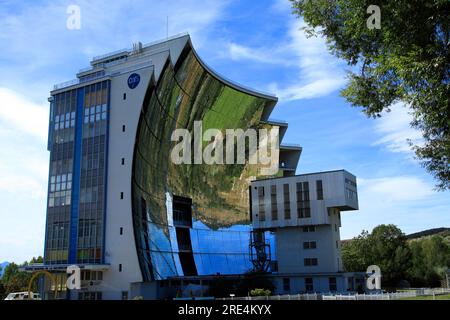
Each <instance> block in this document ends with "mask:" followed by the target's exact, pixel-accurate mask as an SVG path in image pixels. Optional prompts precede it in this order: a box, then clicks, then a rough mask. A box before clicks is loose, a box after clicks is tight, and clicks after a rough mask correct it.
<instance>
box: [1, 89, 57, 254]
mask: <svg viewBox="0 0 450 320" xmlns="http://www.w3.org/2000/svg"><path fill="white" fill-rule="evenodd" d="M48 109H49V107H48V103H45V105H44V103H43V104H42V105H40V104H36V103H34V102H31V101H29V100H28V99H27V98H25V97H24V96H22V95H20V94H19V93H17V92H15V91H12V90H9V89H5V88H0V145H1V148H0V159H1V161H0V191H1V192H0V203H1V206H0V221H1V223H0V234H1V237H0V238H1V239H0V260H8V261H16V262H23V261H24V260H29V259H30V258H31V257H32V256H33V255H34V256H36V255H40V254H42V251H43V247H42V244H43V236H44V226H45V205H46V193H47V177H48V156H49V154H48V152H47V149H46V141H47V140H46V135H47V123H48Z"/></svg>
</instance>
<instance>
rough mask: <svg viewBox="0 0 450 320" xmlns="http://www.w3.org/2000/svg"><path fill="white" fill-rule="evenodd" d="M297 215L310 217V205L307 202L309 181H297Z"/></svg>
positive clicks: (300, 217)
mask: <svg viewBox="0 0 450 320" xmlns="http://www.w3.org/2000/svg"><path fill="white" fill-rule="evenodd" d="M296 188H297V189H296V191H297V217H298V218H299V219H302V218H310V217H311V206H310V202H309V183H308V182H303V183H302V182H297V184H296Z"/></svg>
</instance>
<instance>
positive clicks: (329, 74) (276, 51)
mask: <svg viewBox="0 0 450 320" xmlns="http://www.w3.org/2000/svg"><path fill="white" fill-rule="evenodd" d="M283 5H284V4H283ZM304 26H305V23H304V22H303V21H302V20H295V21H293V22H291V23H290V25H289V29H288V32H287V38H286V39H281V40H280V43H278V44H273V45H272V46H271V47H270V48H269V47H260V48H251V47H246V46H243V45H240V44H236V43H230V44H229V45H228V53H229V55H230V56H231V58H232V59H233V60H253V61H256V62H260V63H268V64H278V65H282V66H284V67H289V68H291V71H290V72H293V73H294V74H295V75H294V76H291V78H294V81H291V82H287V83H283V84H279V83H272V84H271V85H270V86H269V90H270V91H271V92H275V93H276V95H277V96H278V97H279V99H280V100H282V101H291V100H299V99H310V98H316V97H320V96H325V95H328V94H330V93H331V92H333V91H335V90H337V89H339V88H341V87H342V86H343V85H344V84H345V82H346V79H345V74H344V72H343V70H342V68H341V67H340V66H339V61H338V60H337V59H336V58H334V57H333V56H332V55H331V54H330V53H329V52H328V49H327V47H326V44H325V40H324V39H323V38H319V37H311V38H308V37H307V36H306V34H305V33H304V32H303V30H301V28H302V27H304Z"/></svg>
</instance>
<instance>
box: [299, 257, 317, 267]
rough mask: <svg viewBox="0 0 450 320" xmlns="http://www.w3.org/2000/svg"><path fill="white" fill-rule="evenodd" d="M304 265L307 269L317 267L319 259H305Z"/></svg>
mask: <svg viewBox="0 0 450 320" xmlns="http://www.w3.org/2000/svg"><path fill="white" fill-rule="evenodd" d="M303 264H304V265H305V267H312V266H317V265H318V260H317V258H305V259H303Z"/></svg>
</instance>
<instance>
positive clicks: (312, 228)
mask: <svg viewBox="0 0 450 320" xmlns="http://www.w3.org/2000/svg"><path fill="white" fill-rule="evenodd" d="M302 231H303V232H316V227H315V226H306V227H303V228H302Z"/></svg>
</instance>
